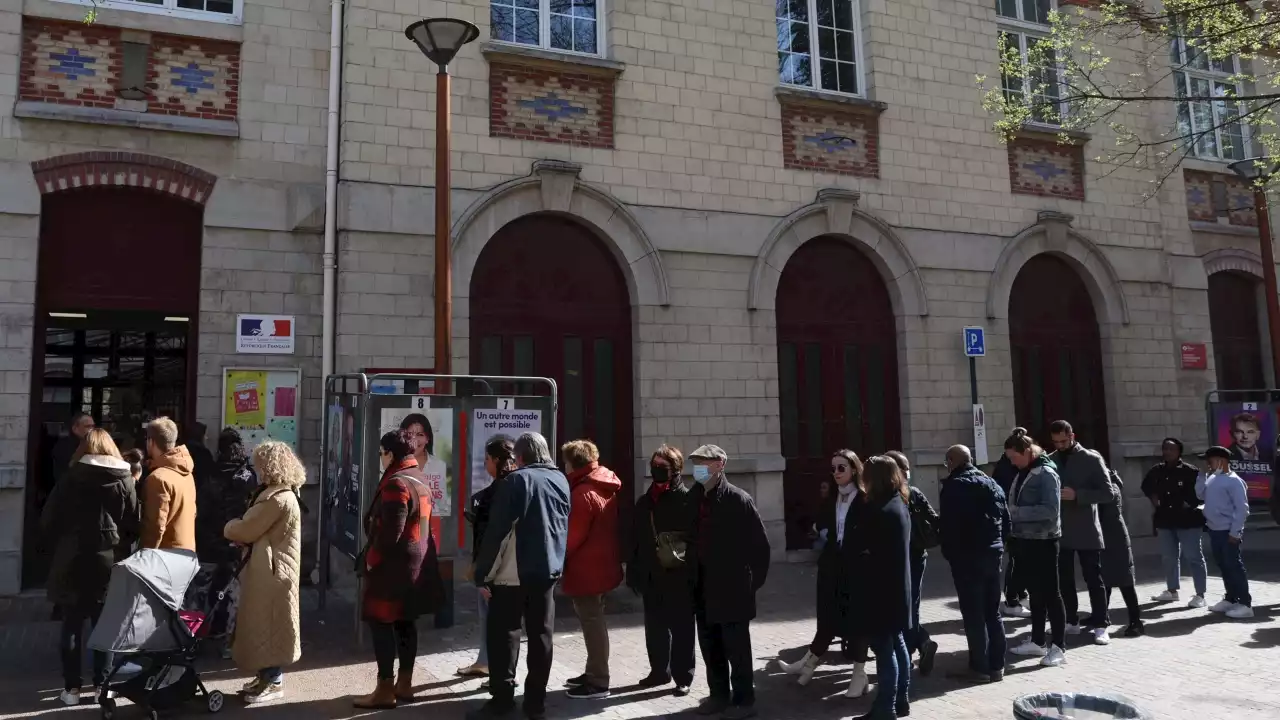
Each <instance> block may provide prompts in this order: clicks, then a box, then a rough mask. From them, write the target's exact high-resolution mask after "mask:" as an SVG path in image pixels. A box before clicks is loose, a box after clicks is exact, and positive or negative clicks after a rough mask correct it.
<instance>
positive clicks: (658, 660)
mask: <svg viewBox="0 0 1280 720" xmlns="http://www.w3.org/2000/svg"><path fill="white" fill-rule="evenodd" d="M643 597H644V644H645V647H646V649H647V650H648V651H649V672H650V673H652V674H653V675H666V676H669V677H670V678H671V679H672V680H674V681H675V683H676V685H680V686H683V687H688V686H690V685H692V684H693V670H694V667H695V665H696V661H695V660H694V656H693V642H694V632H695V631H694V620H693V589H692V588H689V587H664V588H661V589H657V588H651V589H649V590H646V591H645V593H644V596H643Z"/></svg>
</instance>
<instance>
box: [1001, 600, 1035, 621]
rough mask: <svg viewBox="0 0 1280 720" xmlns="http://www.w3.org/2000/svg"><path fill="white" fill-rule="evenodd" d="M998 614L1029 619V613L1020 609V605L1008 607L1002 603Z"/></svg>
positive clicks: (1024, 609) (1022, 608)
mask: <svg viewBox="0 0 1280 720" xmlns="http://www.w3.org/2000/svg"><path fill="white" fill-rule="evenodd" d="M1000 614H1001V615H1004V616H1005V617H1015V618H1029V617H1031V611H1030V610H1028V609H1026V608H1024V607H1022V605H1009V604H1008V603H1004V604H1001V605H1000Z"/></svg>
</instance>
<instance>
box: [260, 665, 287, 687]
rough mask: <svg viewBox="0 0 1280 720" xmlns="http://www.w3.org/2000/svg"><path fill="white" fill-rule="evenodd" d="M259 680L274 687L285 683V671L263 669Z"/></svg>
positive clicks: (274, 668) (271, 668)
mask: <svg viewBox="0 0 1280 720" xmlns="http://www.w3.org/2000/svg"><path fill="white" fill-rule="evenodd" d="M258 679H259V680H261V681H262V682H266V683H272V684H273V685H274V684H279V683H282V682H284V671H283V670H281V669H280V668H278V667H269V668H262V669H261V670H259V671H258Z"/></svg>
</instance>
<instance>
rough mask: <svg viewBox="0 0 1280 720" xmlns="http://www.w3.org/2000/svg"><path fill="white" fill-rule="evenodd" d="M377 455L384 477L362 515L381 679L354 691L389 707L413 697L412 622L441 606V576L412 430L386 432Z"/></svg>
mask: <svg viewBox="0 0 1280 720" xmlns="http://www.w3.org/2000/svg"><path fill="white" fill-rule="evenodd" d="M378 459H379V460H380V461H381V463H382V467H383V471H382V480H381V481H380V482H379V483H378V491H377V492H376V493H375V494H374V498H373V503H372V504H371V505H370V507H369V511H368V512H367V513H366V514H365V518H364V528H365V537H366V538H368V540H367V542H368V544H367V545H366V547H365V552H364V557H363V565H364V567H363V568H362V569H363V570H364V596H363V602H362V608H363V612H364V619H365V620H366V621H367V622H368V623H369V626H370V628H371V629H372V634H373V652H374V656H375V657H377V660H378V685H377V688H376V689H375V690H374V691H373V694H372V695H366V696H364V697H358V698H356V699H355V706H356V707H358V708H368V709H390V708H394V707H395V706H396V702H397V701H401V702H407V701H411V700H413V664H414V661H415V660H416V659H417V656H418V628H417V626H416V625H415V621H416V620H417V619H418V617H419V616H420V615H426V614H430V613H433V612H435V611H436V610H438V609H439V606H440V601H441V598H442V595H443V583H442V582H441V580H440V572H439V564H438V558H437V555H436V547H435V542H434V540H433V539H432V537H431V489H430V488H429V487H427V484H426V483H425V482H423V476H422V473H421V471H420V470H419V469H418V461H417V460H416V459H414V457H413V442H412V438H411V436H410V434H409V431H407V430H395V431H392V432H389V433H387V434H386V435H383V436H382V440H381V441H380V442H379V449H378ZM397 656H399V659H400V674H399V675H398V676H397V675H396V674H395V661H396V657H397Z"/></svg>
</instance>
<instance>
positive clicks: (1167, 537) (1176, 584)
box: [1156, 528, 1209, 595]
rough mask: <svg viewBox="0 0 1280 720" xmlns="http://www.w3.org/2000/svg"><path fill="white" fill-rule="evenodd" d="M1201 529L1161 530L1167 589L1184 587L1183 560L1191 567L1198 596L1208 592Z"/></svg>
mask: <svg viewBox="0 0 1280 720" xmlns="http://www.w3.org/2000/svg"><path fill="white" fill-rule="evenodd" d="M1203 533H1204V531H1203V530H1202V529H1201V528H1179V529H1173V528H1160V529H1158V530H1156V534H1157V535H1159V536H1160V556H1161V558H1162V559H1163V560H1164V580H1165V587H1167V588H1169V589H1170V590H1177V589H1179V588H1181V587H1182V562H1181V561H1182V560H1185V561H1186V562H1187V564H1188V565H1190V566H1191V578H1192V580H1193V582H1194V583H1195V586H1196V594H1197V595H1204V594H1205V591H1207V590H1208V585H1209V573H1208V571H1207V570H1206V569H1205V565H1204V550H1203V549H1202V547H1201V545H1200V536H1201V535H1202V534H1203Z"/></svg>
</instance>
